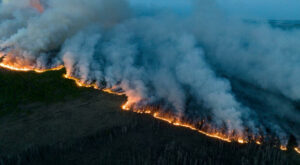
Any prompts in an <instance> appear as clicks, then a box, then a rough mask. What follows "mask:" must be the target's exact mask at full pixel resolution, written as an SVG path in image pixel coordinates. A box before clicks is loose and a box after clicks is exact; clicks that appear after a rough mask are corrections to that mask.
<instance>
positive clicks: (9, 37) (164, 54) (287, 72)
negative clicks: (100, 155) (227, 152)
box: [0, 0, 300, 153]
mask: <svg viewBox="0 0 300 165" xmlns="http://www.w3.org/2000/svg"><path fill="white" fill-rule="evenodd" d="M24 2H27V3H24V6H21V7H20V5H18V4H17V3H15V2H13V1H12V2H10V3H7V4H6V3H5V4H1V5H0V7H1V8H0V10H1V9H2V8H3V9H4V8H5V7H7V8H5V9H6V10H3V13H0V19H1V20H4V21H3V23H1V24H0V25H1V26H0V67H2V68H5V69H9V70H14V71H22V72H28V71H34V72H37V73H43V72H46V71H51V70H60V69H63V68H65V69H66V74H65V75H63V77H64V78H67V79H71V80H74V81H75V83H76V85H77V86H78V87H86V88H93V89H98V90H103V91H104V92H107V93H111V94H116V95H126V96H127V98H128V100H127V102H126V103H125V104H124V105H122V107H121V108H122V109H123V110H125V111H133V112H136V113H139V114H148V115H151V116H153V117H154V118H156V119H159V120H162V121H165V122H167V123H169V124H171V125H173V126H176V127H184V128H187V129H191V130H194V131H196V132H199V133H201V134H204V135H206V136H208V137H212V138H216V139H219V140H222V141H226V142H237V143H241V144H245V143H256V144H257V145H261V144H263V143H265V142H268V141H271V142H272V143H274V145H275V146H277V147H278V148H280V149H281V150H287V149H288V147H287V144H288V140H289V137H295V139H296V141H299V140H300V139H299V138H300V132H299V129H298V126H299V125H298V124H299V118H298V117H300V114H299V112H298V109H297V106H296V103H295V102H297V101H298V100H299V99H300V93H299V91H300V90H299V89H300V87H299V78H298V77H299V76H298V74H297V73H299V70H300V67H299V65H298V64H297V65H295V64H294V62H293V61H299V59H300V57H299V49H298V46H297V45H296V46H295V45H294V44H293V43H296V42H298V41H299V38H300V37H299V34H300V33H299V32H298V31H297V30H295V31H293V33H295V35H290V33H289V32H285V31H280V30H276V29H273V28H272V27H269V26H268V25H249V24H247V23H244V22H240V21H237V22H235V21H236V20H227V18H224V17H223V16H222V15H218V14H217V15H216V14H215V13H218V11H217V9H216V8H215V6H214V5H212V4H211V3H207V4H206V3H205V4H203V5H202V4H201V5H196V6H197V8H196V9H195V10H193V11H191V13H192V14H190V15H187V16H178V15H177V14H176V12H175V13H170V15H171V16H169V15H160V14H159V13H156V12H157V10H153V11H151V12H150V13H151V14H149V15H143V14H140V13H139V12H137V11H136V9H135V8H134V7H132V6H131V5H130V4H129V3H128V2H127V1H124V0H112V1H109V0H91V1H89V2H85V1H84V0H78V1H76V2H74V1H72V0H62V1H55V0H49V7H47V8H46V7H44V6H43V4H42V3H41V2H40V1H39V0H24ZM199 3H200V2H199ZM26 4H29V6H26ZM6 5H7V6H6ZM202 6H206V7H207V8H209V9H211V11H215V13H210V12H207V10H205V9H203V8H202ZM8 7H11V8H8ZM28 7H29V8H31V9H32V8H35V9H36V10H37V11H39V12H31V11H28V10H27V9H28ZM99 7H100V8H99ZM66 9H70V10H66ZM72 9H76V13H75V12H74V13H71V14H70V12H69V11H72ZM16 11H17V12H20V13H23V14H24V17H20V16H19V15H18V14H16V13H15V12H16ZM110 11H113V13H114V14H112V15H110V16H109V17H108V16H107V12H110ZM152 12H153V13H152ZM95 15H97V17H95ZM215 17H217V19H215ZM174 18H176V19H174ZM207 19H208V20H207ZM177 20H179V21H177ZM211 20H214V21H211ZM227 22H230V24H228V23H227ZM186 25H193V26H187V27H185V26H186ZM194 25H195V26H194ZM182 27H185V28H182ZM216 27H223V28H217V29H216ZM171 29H172V30H171ZM2 31H4V33H1V32H2ZM265 31H267V32H268V33H265ZM219 34H222V36H224V38H219ZM261 34H266V36H264V38H265V41H264V42H260V40H259V39H258V38H257V36H260V35H261ZM274 36H278V37H277V38H276V39H274ZM287 38H288V39H287ZM274 40H276V44H277V45H275V46H274V45H272V44H271V43H273V42H274ZM287 40H288V41H289V43H285V44H283V42H285V41H287ZM295 41H296V42H295ZM275 48H276V49H275ZM286 50H289V51H286ZM253 54H255V56H254V55H253ZM289 57H291V58H289ZM291 59H293V60H292V61H291ZM232 61H234V62H232ZM282 66H284V67H282ZM270 75H274V76H273V77H272V76H270ZM275 75H276V76H275ZM236 81H238V82H239V85H236V86H238V90H235V89H234V88H233V84H234V83H235V82H236ZM240 84H243V85H240ZM244 84H247V85H248V86H251V87H253V86H254V87H253V89H252V88H251V89H250V88H248V86H247V85H244ZM236 91H237V92H236ZM281 111H284V112H281ZM282 113H284V115H282ZM293 125H296V126H293ZM299 145H300V144H299ZM293 147H295V148H294V150H295V151H296V152H297V153H299V147H296V146H293Z"/></svg>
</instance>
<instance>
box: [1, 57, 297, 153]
mask: <svg viewBox="0 0 300 165" xmlns="http://www.w3.org/2000/svg"><path fill="white" fill-rule="evenodd" d="M0 67H2V68H5V69H9V70H13V71H20V72H29V71H34V72H36V73H44V72H47V71H55V70H61V69H63V68H64V66H63V65H60V66H57V67H54V68H51V69H34V68H31V67H16V66H13V65H8V64H4V63H0ZM63 77H64V78H67V79H71V80H73V81H75V83H76V85H77V86H78V87H87V88H94V89H100V88H99V86H98V85H97V84H95V83H92V84H87V83H86V82H83V81H81V80H80V79H78V78H75V77H72V76H70V75H68V74H64V75H63ZM113 89H114V88H112V89H109V88H106V89H102V91H104V92H107V93H110V94H115V95H124V94H123V93H120V92H115V91H114V90H113ZM131 105H132V104H131V103H130V102H129V101H127V102H126V103H125V104H123V105H122V107H121V108H122V109H123V110H125V111H130V110H131V108H132V107H131ZM132 111H133V112H135V113H139V114H150V115H152V116H153V117H154V118H156V119H159V120H162V121H165V122H167V123H169V124H172V125H174V126H177V127H184V128H188V129H190V130H194V131H197V132H198V133H201V134H204V135H206V136H208V137H211V138H215V139H219V140H222V141H225V142H233V141H236V142H238V143H240V144H245V143H248V142H249V141H248V140H246V138H243V137H235V136H230V135H227V134H224V133H222V132H221V131H218V130H216V129H213V128H208V129H205V130H203V129H199V128H197V127H196V126H194V125H192V124H189V123H186V122H184V121H181V120H180V119H178V118H174V117H168V116H166V115H164V114H161V113H159V112H154V111H152V110H151V109H140V110H139V109H137V110H136V109H133V110H132ZM255 143H256V144H258V145H260V144H262V142H261V141H260V140H259V139H256V140H255ZM280 149H281V150H283V151H286V150H287V147H286V146H284V145H281V146H280ZM294 150H295V151H296V152H297V153H299V154H300V149H299V148H297V147H295V148H294Z"/></svg>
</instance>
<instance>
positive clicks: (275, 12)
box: [130, 0, 300, 20]
mask: <svg viewBox="0 0 300 165" xmlns="http://www.w3.org/2000/svg"><path fill="white" fill-rule="evenodd" d="M130 1H131V2H132V3H133V4H138V5H142V6H146V7H153V6H155V7H168V8H173V9H176V10H187V9H188V8H189V7H191V1H192V0H130ZM217 4H218V6H219V7H220V8H221V9H223V10H225V11H226V12H227V13H228V14H230V15H234V16H238V17H242V18H254V19H285V20H289V19H298V20H300V0H217Z"/></svg>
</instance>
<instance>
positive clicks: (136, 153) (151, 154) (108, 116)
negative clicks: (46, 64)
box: [0, 72, 300, 165]
mask: <svg viewBox="0 0 300 165" xmlns="http://www.w3.org/2000/svg"><path fill="white" fill-rule="evenodd" d="M3 74H4V76H3ZM7 74H9V76H12V78H11V79H12V81H8V82H6V84H5V85H6V86H10V88H11V89H12V90H11V91H7V92H8V93H9V92H14V93H13V94H11V98H14V97H17V96H19V95H25V96H27V94H28V95H30V96H32V98H33V99H31V100H29V101H26V102H24V101H23V99H22V98H23V97H20V98H21V99H19V101H13V102H12V103H11V104H15V105H14V106H12V105H10V104H8V103H2V109H4V108H5V107H6V106H10V107H16V108H15V109H17V111H13V110H11V108H10V109H9V111H12V112H13V113H8V112H6V113H3V114H2V115H0V165H15V164H16V165H18V164H22V165H23V164H24V165H26V164H30V165H41V164H45V165H48V164H49V165H52V164H53V165H60V164H61V165H67V164H71V165H77V164H78V165H93V164H130V165H131V164H151V165H152V164H207V165H208V164H218V165H219V164H238V165H240V164H249V165H254V164H268V165H269V164H282V165H288V164H291V165H294V164H300V155H299V154H296V153H295V152H294V151H286V152H285V151H280V150H279V149H277V148H274V147H272V146H271V145H267V144H265V145H255V144H244V145H240V144H237V143H227V142H222V141H219V140H216V139H211V138H208V137H206V136H204V135H201V134H199V133H196V132H194V131H192V130H188V129H185V128H180V127H174V126H171V125H169V124H168V123H165V122H163V121H159V120H157V119H154V118H153V117H151V116H150V115H139V114H136V113H133V112H125V111H122V110H121V109H120V106H121V105H122V103H124V102H125V100H126V98H125V97H123V96H115V95H111V94H106V93H103V92H101V91H97V90H91V89H79V88H78V90H80V92H77V91H74V89H73V87H71V86H72V85H70V84H73V85H74V83H73V82H72V81H68V80H64V82H57V81H61V80H58V79H57V78H56V77H59V78H61V72H55V73H49V74H48V75H45V77H37V78H36V79H38V80H39V81H36V82H34V83H29V85H28V84H27V85H28V86H31V85H33V86H34V87H32V89H31V87H26V89H25V88H24V89H23V91H22V90H19V89H16V90H14V88H13V87H14V86H16V85H15V83H13V82H14V81H15V80H16V79H18V77H19V76H21V77H22V79H24V80H25V81H24V82H27V83H28V82H31V80H32V79H35V75H36V74H34V73H26V74H24V73H22V74H21V73H6V72H5V73H0V77H1V76H2V77H1V78H5V77H6V76H7ZM11 74H13V75H11ZM28 74H29V77H30V79H28V78H27V77H26V75H27V76H28ZM36 76H41V75H36ZM2 80H3V79H2ZM22 81H23V80H21V79H20V80H19V81H18V84H19V85H20V84H21V86H22ZM24 82H23V83H24ZM49 82H51V83H49ZM53 83H54V84H55V83H57V84H56V85H55V86H54V87H53V88H52V87H51V91H43V90H42V91H43V92H46V93H47V94H48V95H47V96H44V95H43V94H40V93H39V92H35V93H34V92H32V90H34V89H37V90H39V87H37V86H39V85H41V86H42V87H45V88H46V87H47V86H52V85H53ZM61 83H63V84H64V83H66V84H65V85H60V84H61ZM0 85H1V83H0ZM66 85H70V87H68V88H69V89H70V93H76V94H75V95H72V96H69V95H68V90H66V89H65V88H66V87H65V86H66ZM6 86H0V90H1V88H5V87H6ZM27 88H28V89H30V90H31V91H30V92H28V93H27V94H26V92H27V91H26V90H27ZM76 89H77V87H76ZM24 90H25V91H24ZM56 90H57V91H56ZM64 90H65V92H63V91H64ZM39 91H41V90H39ZM0 95H1V94H0ZM57 95H60V96H61V95H63V96H64V97H61V99H58V100H57V99H54V100H51V98H52V97H58V96H57ZM42 96H43V97H44V99H41V98H40V97H42ZM3 98H5V96H3ZM45 100H46V101H45ZM49 100H51V101H49ZM0 105H1V104H0ZM3 107H4V108H3ZM6 111H8V110H6ZM0 114H1V113H0Z"/></svg>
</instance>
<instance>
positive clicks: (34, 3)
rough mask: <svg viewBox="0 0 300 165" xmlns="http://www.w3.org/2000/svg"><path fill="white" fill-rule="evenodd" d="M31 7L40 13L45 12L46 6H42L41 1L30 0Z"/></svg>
mask: <svg viewBox="0 0 300 165" xmlns="http://www.w3.org/2000/svg"><path fill="white" fill-rule="evenodd" d="M30 5H31V6H32V7H34V8H35V9H36V10H37V11H39V12H40V13H42V12H44V6H43V5H42V4H41V2H40V0H30Z"/></svg>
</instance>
